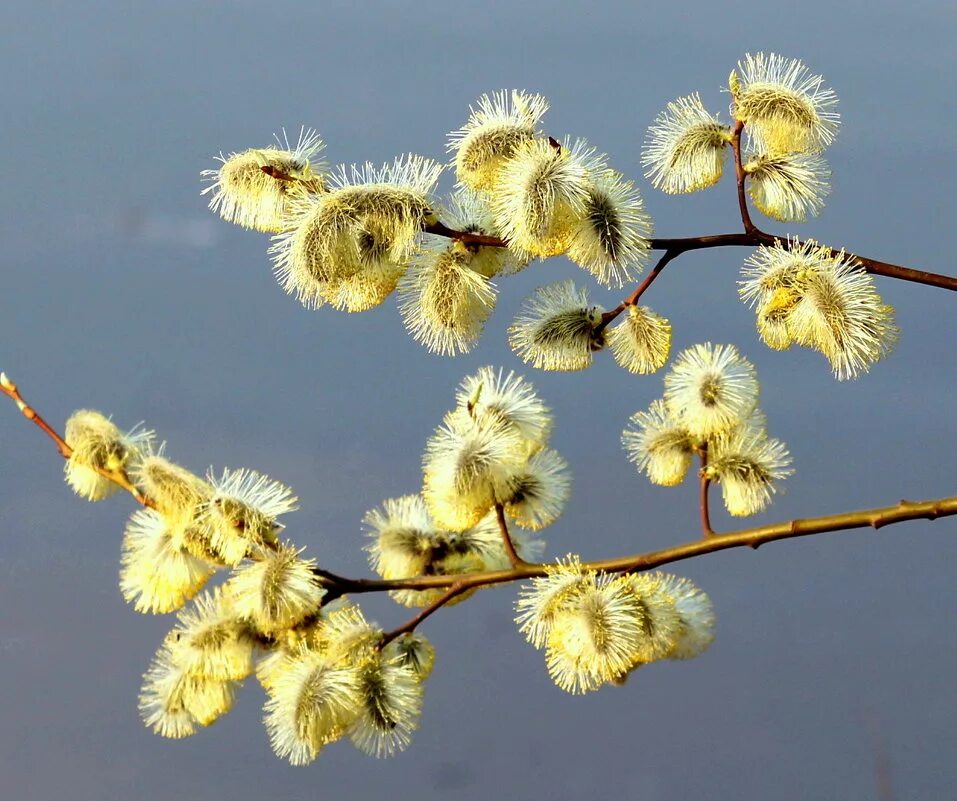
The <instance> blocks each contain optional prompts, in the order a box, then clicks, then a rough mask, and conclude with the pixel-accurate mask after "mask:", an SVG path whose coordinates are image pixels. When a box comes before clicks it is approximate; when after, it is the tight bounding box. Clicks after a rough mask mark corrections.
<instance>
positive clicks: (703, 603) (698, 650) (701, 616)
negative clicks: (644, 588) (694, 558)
mask: <svg viewBox="0 0 957 801" xmlns="http://www.w3.org/2000/svg"><path fill="white" fill-rule="evenodd" d="M657 575H658V576H659V577H660V581H661V584H662V590H663V591H664V592H665V593H666V594H668V595H669V596H670V597H671V598H672V600H673V601H674V605H675V611H676V612H677V613H678V620H679V626H678V633H677V636H676V638H675V642H674V647H673V648H672V649H671V651H670V653H669V654H668V658H669V659H694V658H695V657H696V656H700V655H701V654H702V653H703V652H704V651H705V650H707V649H708V647H709V646H710V645H711V643H712V642H714V627H715V616H714V607H713V606H712V604H711V599H710V598H709V597H708V595H707V593H705V592H703V591H702V590H700V589H698V587H696V586H695V585H694V583H693V582H691V581H689V580H688V579H686V578H682V577H680V576H674V575H671V574H668V573H659V574H657Z"/></svg>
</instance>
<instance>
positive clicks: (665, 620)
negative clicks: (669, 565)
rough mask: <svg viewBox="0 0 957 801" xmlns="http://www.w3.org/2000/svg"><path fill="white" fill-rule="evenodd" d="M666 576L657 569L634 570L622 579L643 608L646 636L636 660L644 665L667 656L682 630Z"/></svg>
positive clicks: (637, 650) (642, 620)
mask: <svg viewBox="0 0 957 801" xmlns="http://www.w3.org/2000/svg"><path fill="white" fill-rule="evenodd" d="M664 578H665V574H664V573H661V572H658V571H655V572H654V573H632V574H630V575H626V576H621V577H620V578H619V579H618V581H620V582H621V583H622V584H623V585H624V586H625V587H627V588H628V590H629V591H630V592H632V593H634V595H635V598H636V599H637V601H638V605H639V607H640V609H641V615H640V618H641V628H642V632H643V634H644V636H643V637H642V638H641V639H640V640H639V641H638V643H637V645H636V647H635V650H634V654H633V656H634V662H635V663H642V664H643V663H647V662H654V661H657V660H658V659H663V658H665V657H666V656H668V655H669V654H670V653H671V652H672V651H673V650H674V647H675V644H676V642H677V640H678V636H679V634H680V633H681V618H680V616H679V614H678V610H677V606H676V604H675V599H674V597H673V596H672V595H671V594H670V593H669V592H668V590H669V585H668V584H667V583H666V582H665V581H664Z"/></svg>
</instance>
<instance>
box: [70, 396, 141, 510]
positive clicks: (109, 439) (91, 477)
mask: <svg viewBox="0 0 957 801" xmlns="http://www.w3.org/2000/svg"><path fill="white" fill-rule="evenodd" d="M152 438H153V432H152V431H145V430H137V429H135V428H134V429H133V430H132V431H130V432H129V433H128V434H124V433H123V432H122V431H120V429H119V428H117V427H116V425H115V424H114V423H113V422H112V421H110V420H109V418H107V417H104V416H103V415H102V414H101V413H100V412H97V411H93V410H91V409H80V410H78V411H75V412H73V414H71V415H70V417H69V419H68V420H67V421H66V427H65V430H64V439H65V440H66V443H67V445H69V446H70V447H71V448H72V453H71V454H70V457H69V458H68V459H67V461H66V464H65V465H64V473H65V476H66V481H67V483H68V484H69V485H70V486H71V487H72V488H73V491H74V492H76V494H77V495H80V496H81V497H84V498H86V499H87V500H91V501H99V500H102V499H103V498H108V497H109V496H110V495H112V494H113V493H115V492H116V491H117V490H118V489H119V488H120V487H119V485H118V484H116V483H114V482H113V481H111V480H110V479H108V478H106V477H105V476H103V475H101V473H100V472H99V471H107V472H110V473H118V474H119V475H121V476H125V475H126V473H127V471H128V470H129V469H130V468H131V466H132V465H133V464H134V463H135V461H136V460H137V459H139V458H141V457H142V456H143V455H144V454H146V453H149V450H150V445H151V442H152Z"/></svg>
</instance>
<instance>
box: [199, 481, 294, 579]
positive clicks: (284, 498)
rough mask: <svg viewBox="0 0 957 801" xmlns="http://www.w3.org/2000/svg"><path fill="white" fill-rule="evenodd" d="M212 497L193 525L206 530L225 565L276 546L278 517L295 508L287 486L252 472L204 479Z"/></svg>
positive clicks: (205, 503) (237, 562)
mask: <svg viewBox="0 0 957 801" xmlns="http://www.w3.org/2000/svg"><path fill="white" fill-rule="evenodd" d="M207 480H208V481H209V484H210V486H211V487H212V488H213V494H212V497H211V498H210V499H209V500H208V501H205V502H204V503H202V504H200V506H199V507H198V509H197V514H196V520H197V524H198V525H201V526H204V527H205V528H206V529H207V530H208V531H209V543H210V546H211V547H212V548H213V550H214V551H216V553H217V554H218V555H219V556H220V558H221V559H222V560H223V562H225V563H226V564H228V565H236V564H239V562H241V561H242V560H243V559H244V558H245V557H246V556H247V555H248V554H249V550H250V548H252V547H255V546H260V547H262V546H271V545H275V544H277V543H278V539H277V536H276V534H277V532H278V531H279V530H280V529H281V524H280V523H279V516H280V515H282V514H285V513H286V512H291V511H293V510H295V509H296V508H297V506H296V504H297V501H298V499H297V498H296V497H295V495H293V493H292V490H291V489H289V487H287V486H285V485H283V484H281V483H279V482H278V481H273V480H272V479H270V478H268V477H267V476H264V475H262V474H261V473H258V472H256V471H255V470H245V469H242V470H228V469H227V470H223V473H222V475H221V476H219V477H217V476H216V475H214V474H213V473H212V472H210V474H209V475H208V476H207Z"/></svg>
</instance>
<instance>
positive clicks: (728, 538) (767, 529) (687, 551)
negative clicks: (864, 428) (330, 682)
mask: <svg viewBox="0 0 957 801" xmlns="http://www.w3.org/2000/svg"><path fill="white" fill-rule="evenodd" d="M954 515H957V496H954V497H949V498H937V499H933V500H929V501H906V500H905V501H901V502H900V503H898V504H895V505H894V506H883V507H878V508H875V509H862V510H860V511H856V512H841V513H838V514H834V515H824V516H821V517H808V518H800V519H797V520H788V521H785V522H782V523H772V524H770V525H766V526H759V527H757V528H748V529H741V530H739V531H732V532H728V533H726V534H715V535H714V536H713V537H708V538H707V539H702V538H700V537H697V538H696V539H694V540H691V541H690V542H686V543H684V544H682V545H675V546H672V547H670V548H663V549H661V550H657V551H647V552H645V553H640V554H634V555H631V556H622V557H618V558H615V559H602V560H598V561H593V562H583V563H582V566H583V567H584V568H585V569H586V570H597V571H603V572H606V573H633V572H636V571H640V570H651V569H653V568H656V567H661V566H662V565H667V564H672V563H674V562H681V561H684V560H685V559H693V558H695V557H698V556H703V555H705V554H709V553H716V552H717V551H726V550H729V549H731V548H743V547H748V548H754V549H757V548H758V547H760V546H761V545H764V544H765V543H768V542H776V541H777V540H786V539H793V538H795V537H809V536H812V535H814V534H826V533H829V532H838V531H849V530H851V529H857V528H874V529H879V528H883V527H884V526H889V525H892V524H894V523H902V522H905V521H907V520H936V519H938V518H941V517H952V516H954ZM548 567H549V566H548V565H544V564H542V565H538V564H529V563H526V564H523V565H521V566H519V567H516V568H513V569H511V570H494V571H488V572H485V573H469V574H466V575H459V576H418V577H416V578H408V579H391V580H388V579H350V580H349V585H348V592H351V593H366V592H383V591H387V590H428V589H433V588H435V587H450V586H452V585H453V584H462V585H464V586H465V588H466V589H471V588H472V587H485V586H490V585H493V584H506V583H509V582H513V581H521V580H523V579H528V578H540V577H542V576H545V575H547V569H548Z"/></svg>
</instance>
